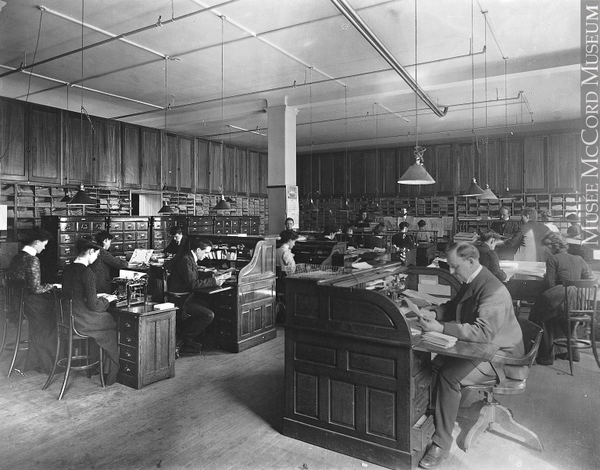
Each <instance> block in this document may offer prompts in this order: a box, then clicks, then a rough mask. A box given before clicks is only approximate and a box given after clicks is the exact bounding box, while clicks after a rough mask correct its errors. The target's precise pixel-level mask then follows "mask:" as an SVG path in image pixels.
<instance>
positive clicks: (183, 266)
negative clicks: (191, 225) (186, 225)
mask: <svg viewBox="0 0 600 470" xmlns="http://www.w3.org/2000/svg"><path fill="white" fill-rule="evenodd" d="M216 285H217V282H216V281H215V279H214V278H213V277H210V278H207V279H201V278H200V274H199V272H198V265H197V264H196V260H195V258H194V256H193V255H192V252H191V251H188V252H187V253H185V254H182V255H181V256H179V257H177V258H176V259H175V260H174V262H173V264H172V265H171V275H170V276H169V279H168V289H169V290H170V291H171V292H192V291H195V290H198V289H202V288H204V287H212V286H216Z"/></svg>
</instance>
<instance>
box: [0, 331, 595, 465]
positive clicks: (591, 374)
mask: <svg viewBox="0 0 600 470" xmlns="http://www.w3.org/2000/svg"><path fill="white" fill-rule="evenodd" d="M283 346H284V340H283V330H281V329H280V330H279V331H278V337H277V338H276V339H275V340H273V341H270V342H268V343H265V344H263V345H260V346H258V347H255V348H252V349H249V350H247V351H244V352H243V353H239V354H231V353H225V352H221V351H208V352H206V353H205V354H203V355H202V356H199V357H182V358H180V359H178V360H177V362H176V376H175V377H174V378H173V379H169V380H164V381H161V382H158V383H155V384H152V385H150V386H148V387H145V388H143V389H142V390H134V389H131V388H128V387H125V386H123V385H120V384H115V385H113V386H111V387H107V388H105V389H102V388H101V387H100V383H99V379H98V377H97V376H95V377H92V378H91V379H88V378H87V377H86V376H85V374H74V377H73V380H72V381H71V383H70V385H69V388H68V390H67V392H66V395H65V398H64V399H63V400H62V401H60V402H59V401H58V400H57V399H56V398H57V396H58V391H59V389H60V383H61V379H62V377H61V376H59V377H57V378H55V380H54V382H53V383H52V385H51V386H50V387H49V389H48V390H45V391H42V390H41V388H42V385H43V384H44V382H45V379H46V377H45V376H42V375H40V374H36V373H31V374H27V375H20V374H18V373H17V374H13V376H12V377H11V378H10V379H7V378H6V377H5V374H6V371H7V368H8V364H9V357H8V356H9V355H8V353H4V354H3V355H2V356H1V357H0V372H1V373H2V377H1V378H0V423H1V424H0V455H1V456H2V457H1V459H0V468H2V469H4V468H6V469H12V470H21V469H23V470H31V469H48V470H55V469H56V470H70V469H73V470H75V469H77V470H81V469H97V470H103V469H106V470H109V469H110V470H130V469H132V470H145V469H157V468H159V469H169V470H170V469H206V470H227V469H261V470H269V469H277V470H279V469H290V470H292V469H293V470H337V469H339V470H347V469H371V470H379V469H381V468H382V467H380V466H377V465H375V464H372V463H370V462H363V461H361V460H358V459H354V458H352V457H348V456H346V455H342V454H338V453H336V452H332V451H329V450H326V449H323V448H320V447H317V446H314V445H310V444H307V443H304V442H301V441H297V440H294V439H290V438H287V437H285V436H283V435H282V434H281V427H282V415H283V373H284V367H283V353H284V352H283V350H284V347H283ZM19 365H20V363H19V364H18V366H19ZM568 371H569V365H568V362H566V361H557V362H556V363H555V364H554V365H553V366H548V367H544V366H535V367H533V368H532V370H531V374H530V378H529V379H528V381H527V390H526V392H525V393H524V394H521V395H517V396H512V397H500V399H499V401H500V402H501V403H503V404H504V405H506V406H508V407H509V408H510V409H511V410H512V411H513V414H514V417H515V419H516V420H517V422H519V423H521V424H523V425H525V426H527V427H529V428H530V429H532V430H533V431H534V432H536V433H537V434H538V436H539V437H540V439H541V441H542V443H543V444H544V446H545V450H544V452H537V451H535V450H532V449H529V448H527V447H525V446H523V445H522V444H520V443H518V442H516V441H515V440H513V439H510V438H507V437H506V436H504V435H502V434H499V433H496V432H487V433H485V434H483V435H482V436H480V437H479V438H478V439H477V441H476V442H475V443H474V445H473V447H472V448H471V450H470V451H469V452H468V453H465V452H464V450H463V449H462V448H461V442H462V440H461V439H464V436H465V435H466V433H467V432H468V430H469V428H470V426H471V425H472V424H473V423H474V422H475V420H476V419H477V414H478V410H479V405H478V403H477V401H478V399H479V397H478V395H477V393H469V394H465V396H464V398H463V402H462V404H461V409H460V413H459V417H458V422H457V425H456V428H455V430H454V434H455V437H456V438H457V439H458V443H459V444H458V445H457V444H456V442H455V443H454V444H453V447H452V452H451V455H450V457H449V458H448V459H446V460H445V461H444V463H443V464H442V466H441V467H440V468H441V470H475V469H477V470H510V469H519V470H523V469H525V470H592V469H597V468H600V449H599V446H598V438H597V436H598V435H599V432H600V417H599V409H600V406H599V402H600V393H599V391H598V388H599V387H598V386H599V384H600V369H598V367H597V366H596V363H595V361H594V359H593V356H592V355H591V354H590V353H589V352H584V353H583V354H582V360H581V362H580V363H577V364H575V376H574V377H572V376H571V375H570V374H569V372H568Z"/></svg>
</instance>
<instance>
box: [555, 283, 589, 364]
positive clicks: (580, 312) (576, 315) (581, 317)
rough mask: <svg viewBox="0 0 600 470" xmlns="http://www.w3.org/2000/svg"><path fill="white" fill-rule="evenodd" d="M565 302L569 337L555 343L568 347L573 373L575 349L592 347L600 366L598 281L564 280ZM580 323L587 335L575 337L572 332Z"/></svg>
mask: <svg viewBox="0 0 600 470" xmlns="http://www.w3.org/2000/svg"><path fill="white" fill-rule="evenodd" d="M563 285H564V287H565V302H564V316H563V321H565V322H566V325H567V337H566V338H557V339H555V340H554V344H555V345H558V346H562V347H566V348H567V354H568V356H569V367H570V368H571V375H573V350H574V349H591V350H592V352H593V353H594V358H596V364H598V367H600V359H598V350H597V349H596V328H595V327H596V318H595V317H596V313H597V309H598V308H597V303H598V281H597V280H596V279H586V280H581V281H564V282H563ZM579 325H583V327H584V335H585V337H584V338H582V339H580V338H573V337H572V333H573V331H575V330H576V329H577V327H578V326H579Z"/></svg>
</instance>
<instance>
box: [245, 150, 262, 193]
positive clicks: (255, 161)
mask: <svg viewBox="0 0 600 470" xmlns="http://www.w3.org/2000/svg"><path fill="white" fill-rule="evenodd" d="M248 191H250V195H251V196H258V194H259V192H260V158H259V155H258V152H255V151H253V150H249V151H248Z"/></svg>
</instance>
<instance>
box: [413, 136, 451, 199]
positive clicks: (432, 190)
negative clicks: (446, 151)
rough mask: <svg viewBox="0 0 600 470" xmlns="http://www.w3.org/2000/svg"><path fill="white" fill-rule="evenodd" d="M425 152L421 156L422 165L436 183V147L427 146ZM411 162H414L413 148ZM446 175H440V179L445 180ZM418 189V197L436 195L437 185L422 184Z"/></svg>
mask: <svg viewBox="0 0 600 470" xmlns="http://www.w3.org/2000/svg"><path fill="white" fill-rule="evenodd" d="M425 149H426V151H425V153H424V154H423V159H424V165H425V169H426V170H427V173H429V174H430V175H431V177H432V178H433V179H434V180H435V181H436V183H437V181H438V179H439V178H438V176H439V175H438V172H437V156H436V146H434V145H428V146H426V147H425ZM412 150H413V162H414V147H413V149H412ZM445 177H446V175H442V176H441V178H445ZM418 188H419V196H433V195H435V194H438V185H437V184H424V185H421V186H419V187H418Z"/></svg>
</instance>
